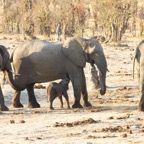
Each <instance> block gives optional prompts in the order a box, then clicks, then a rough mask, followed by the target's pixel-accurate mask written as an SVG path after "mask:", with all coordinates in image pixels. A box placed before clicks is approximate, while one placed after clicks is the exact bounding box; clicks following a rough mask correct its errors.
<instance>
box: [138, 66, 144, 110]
mask: <svg viewBox="0 0 144 144" xmlns="http://www.w3.org/2000/svg"><path fill="white" fill-rule="evenodd" d="M139 76H140V77H139V86H140V101H139V110H140V111H144V67H143V66H140V69H139Z"/></svg>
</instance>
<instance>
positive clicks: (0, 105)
mask: <svg viewBox="0 0 144 144" xmlns="http://www.w3.org/2000/svg"><path fill="white" fill-rule="evenodd" d="M9 57H10V56H9V53H8V51H7V49H6V47H5V46H3V45H0V70H1V71H3V73H5V71H11V73H12V68H11V65H10V58H9ZM0 110H2V111H8V110H9V109H8V107H7V106H6V105H5V101H4V97H3V92H2V89H1V86H0Z"/></svg>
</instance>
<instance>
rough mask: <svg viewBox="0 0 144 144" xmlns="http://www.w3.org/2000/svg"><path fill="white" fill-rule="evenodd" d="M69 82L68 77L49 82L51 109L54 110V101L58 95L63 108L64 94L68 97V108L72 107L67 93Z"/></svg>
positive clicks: (48, 92) (48, 90)
mask: <svg viewBox="0 0 144 144" xmlns="http://www.w3.org/2000/svg"><path fill="white" fill-rule="evenodd" d="M68 84H69V79H68V78H65V79H63V80H61V81H60V82H59V83H56V82H52V83H50V84H49V86H48V88H47V97H48V98H49V101H50V109H51V110H54V108H53V101H54V99H55V98H56V97H58V98H59V100H60V103H61V105H60V107H61V108H63V100H62V96H64V97H65V99H66V102H67V108H70V105H69V98H68V94H67V90H68Z"/></svg>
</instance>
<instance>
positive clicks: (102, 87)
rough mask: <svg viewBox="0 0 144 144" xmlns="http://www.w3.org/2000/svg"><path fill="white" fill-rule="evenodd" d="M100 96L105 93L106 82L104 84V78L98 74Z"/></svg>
mask: <svg viewBox="0 0 144 144" xmlns="http://www.w3.org/2000/svg"><path fill="white" fill-rule="evenodd" d="M99 78H100V87H101V89H100V94H101V95H104V94H105V93H106V82H105V76H103V75H101V74H100V77H99Z"/></svg>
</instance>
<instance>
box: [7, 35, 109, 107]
mask: <svg viewBox="0 0 144 144" xmlns="http://www.w3.org/2000/svg"><path fill="white" fill-rule="evenodd" d="M11 59H12V62H13V67H14V70H15V73H17V74H18V75H17V76H16V77H12V73H10V72H9V73H7V74H8V79H9V82H10V83H11V85H12V87H13V88H14V89H17V90H16V91H15V95H14V97H13V101H12V103H13V106H14V107H22V106H23V105H22V104H21V103H20V91H19V90H20V89H21V90H23V89H25V88H26V89H27V92H28V96H29V107H30V108H38V107H40V105H39V104H38V103H37V101H36V98H35V94H34V84H35V83H42V82H49V81H53V80H57V79H63V78H65V77H66V76H68V77H69V78H70V80H71V82H72V85H73V90H74V97H75V101H74V104H73V106H72V107H73V108H81V107H82V106H81V104H80V97H81V94H82V96H83V100H84V106H86V107H88V106H91V104H90V103H89V101H88V93H87V87H86V80H85V74H84V70H83V68H84V67H85V65H86V62H89V63H91V64H92V65H93V64H96V66H97V68H98V70H99V79H100V86H101V90H100V94H101V95H104V94H105V92H106V71H107V62H106V59H105V55H104V52H103V48H102V46H101V45H100V43H99V42H98V41H97V40H95V39H84V38H79V39H76V38H70V39H68V40H67V41H65V42H64V43H57V42H56V43H54V42H47V41H41V40H35V41H30V42H26V43H24V44H23V45H21V46H20V47H19V48H16V49H15V50H14V52H13V54H12V58H11Z"/></svg>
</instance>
